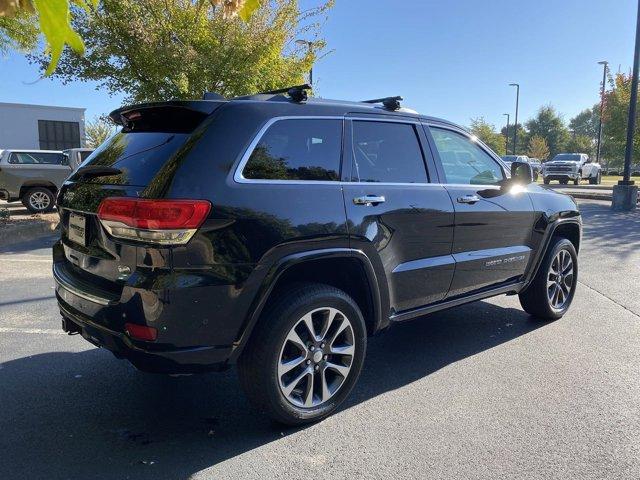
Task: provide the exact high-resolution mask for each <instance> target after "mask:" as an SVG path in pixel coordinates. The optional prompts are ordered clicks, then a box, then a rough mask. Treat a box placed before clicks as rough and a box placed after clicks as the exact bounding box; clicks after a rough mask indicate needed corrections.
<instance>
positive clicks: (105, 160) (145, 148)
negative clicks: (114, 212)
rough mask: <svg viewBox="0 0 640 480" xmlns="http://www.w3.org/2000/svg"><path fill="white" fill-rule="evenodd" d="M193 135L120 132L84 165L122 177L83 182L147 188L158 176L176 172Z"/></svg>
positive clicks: (106, 177) (115, 176) (89, 179)
mask: <svg viewBox="0 0 640 480" xmlns="http://www.w3.org/2000/svg"><path fill="white" fill-rule="evenodd" d="M189 137H190V135H189V134H186V133H165V132H129V133H126V132H122V131H121V132H119V133H116V134H115V135H113V136H111V137H109V139H107V140H106V141H105V142H104V143H103V144H102V145H100V147H98V148H97V149H96V150H95V151H94V152H93V155H92V156H91V157H89V158H88V159H87V160H85V161H84V162H83V163H82V166H85V165H102V166H106V167H116V168H119V169H120V170H122V173H121V174H119V175H111V176H103V177H96V178H88V179H83V181H84V182H92V183H107V184H112V185H140V186H146V185H148V184H149V183H150V182H151V180H152V179H153V178H154V177H156V175H158V174H159V175H160V176H162V175H163V173H162V169H163V167H165V168H164V171H165V174H166V172H172V171H175V168H176V163H179V161H180V153H181V147H185V146H186V145H187V139H189Z"/></svg>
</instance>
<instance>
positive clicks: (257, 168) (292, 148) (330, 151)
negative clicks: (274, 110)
mask: <svg viewBox="0 0 640 480" xmlns="http://www.w3.org/2000/svg"><path fill="white" fill-rule="evenodd" d="M341 148H342V121H341V120H332V119H327V120H323V119H309V120H305V119H290V120H279V121H277V122H275V123H274V124H273V125H271V126H270V127H269V129H268V130H267V131H266V133H265V134H264V135H263V136H262V138H261V139H260V141H259V142H258V144H257V145H256V147H255V148H254V149H253V152H252V153H251V156H250V157H249V161H248V162H247V165H246V166H245V168H244V170H243V172H242V174H243V176H244V177H245V178H252V179H264V180H338V179H339V177H340V174H339V172H340V152H341Z"/></svg>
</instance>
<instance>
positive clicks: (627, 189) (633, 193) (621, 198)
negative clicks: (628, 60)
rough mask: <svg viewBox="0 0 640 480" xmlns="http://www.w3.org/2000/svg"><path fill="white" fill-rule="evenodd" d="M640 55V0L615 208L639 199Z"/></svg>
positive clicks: (627, 207) (633, 205)
mask: <svg viewBox="0 0 640 480" xmlns="http://www.w3.org/2000/svg"><path fill="white" fill-rule="evenodd" d="M639 55H640V0H638V12H637V17H636V47H635V50H634V54H633V77H632V80H631V99H630V101H629V120H628V122H627V146H626V149H625V152H624V175H623V177H622V180H620V181H618V184H617V185H614V186H613V201H612V202H611V207H612V208H613V209H614V210H622V211H629V210H635V208H636V203H637V200H638V187H637V186H636V185H635V182H634V181H633V180H631V159H632V158H633V136H634V133H635V130H636V105H637V103H638V60H639V59H638V56H639Z"/></svg>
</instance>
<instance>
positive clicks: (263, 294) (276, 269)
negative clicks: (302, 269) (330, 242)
mask: <svg viewBox="0 0 640 480" xmlns="http://www.w3.org/2000/svg"><path fill="white" fill-rule="evenodd" d="M340 257H344V258H356V259H357V260H358V261H359V262H360V263H361V265H362V267H363V268H364V272H365V274H366V276H367V280H368V283H369V287H370V289H371V299H372V303H373V316H374V324H375V326H374V331H376V330H378V329H379V328H381V326H383V325H384V324H383V318H382V314H381V312H382V308H381V301H380V289H379V288H380V287H379V284H378V280H377V277H376V274H375V271H374V269H373V266H372V265H371V261H370V260H369V258H368V257H367V256H366V255H365V254H364V253H363V252H362V251H360V250H355V249H350V248H330V249H323V250H312V251H307V252H299V253H294V254H291V255H288V256H286V257H284V258H282V259H280V260H279V261H278V262H276V264H275V265H274V266H273V267H271V269H270V270H269V272H268V273H267V274H266V276H265V278H264V280H263V282H262V285H261V286H260V289H259V290H258V294H257V295H256V299H255V301H254V302H253V304H252V306H251V308H250V310H249V314H248V316H247V317H248V320H247V322H246V324H245V326H244V328H243V330H242V333H241V335H240V338H239V340H238V341H237V342H236V348H235V349H234V351H233V353H232V354H231V356H230V359H229V362H230V363H235V362H236V361H237V359H238V358H239V356H240V354H241V353H242V351H243V350H244V347H245V346H246V344H247V342H248V340H249V337H250V336H251V332H252V331H253V328H254V327H255V325H256V323H257V322H258V319H259V318H260V314H261V313H262V311H263V309H264V307H265V305H266V303H267V300H268V299H269V296H270V295H271V293H272V292H273V289H274V288H275V286H276V284H277V283H278V279H280V277H282V275H283V274H284V273H285V272H286V271H287V270H288V269H290V268H291V267H293V266H294V265H299V264H300V263H303V262H311V261H316V260H320V259H329V258H340Z"/></svg>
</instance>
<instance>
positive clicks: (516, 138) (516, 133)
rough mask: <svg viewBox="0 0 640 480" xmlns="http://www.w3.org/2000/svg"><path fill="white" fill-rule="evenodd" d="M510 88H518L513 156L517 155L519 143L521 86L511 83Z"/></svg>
mask: <svg viewBox="0 0 640 480" xmlns="http://www.w3.org/2000/svg"><path fill="white" fill-rule="evenodd" d="M509 86H510V87H516V120H515V122H514V123H513V154H514V155H515V154H516V145H517V143H518V104H519V103H520V84H519V83H510V84H509Z"/></svg>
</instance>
